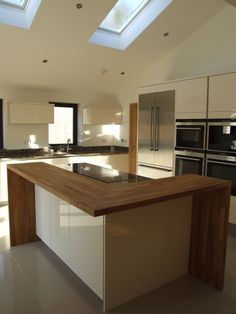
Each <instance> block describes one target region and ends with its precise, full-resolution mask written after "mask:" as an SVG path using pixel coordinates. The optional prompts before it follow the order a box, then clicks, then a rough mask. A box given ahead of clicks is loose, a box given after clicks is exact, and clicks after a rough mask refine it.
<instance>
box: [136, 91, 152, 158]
mask: <svg viewBox="0 0 236 314" xmlns="http://www.w3.org/2000/svg"><path fill="white" fill-rule="evenodd" d="M154 108H155V93H150V94H143V95H140V96H139V116H138V162H139V163H146V164H153V162H154V159H153V152H154V123H153V122H154Z"/></svg>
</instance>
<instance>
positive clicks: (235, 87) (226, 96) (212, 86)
mask: <svg viewBox="0 0 236 314" xmlns="http://www.w3.org/2000/svg"><path fill="white" fill-rule="evenodd" d="M211 111H219V112H220V111H223V112H226V111H228V112H235V113H236V73H230V74H223V75H215V76H210V78H209V112H211Z"/></svg>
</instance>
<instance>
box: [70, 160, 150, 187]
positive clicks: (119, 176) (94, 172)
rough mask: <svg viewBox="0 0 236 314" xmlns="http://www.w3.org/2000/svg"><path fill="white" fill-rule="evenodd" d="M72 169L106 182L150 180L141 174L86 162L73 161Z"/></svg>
mask: <svg viewBox="0 0 236 314" xmlns="http://www.w3.org/2000/svg"><path fill="white" fill-rule="evenodd" d="M72 171H73V172H75V173H78V174H81V175H83V176H87V177H90V178H93V179H96V180H99V181H102V182H106V183H119V182H120V183H132V182H138V181H144V180H150V178H146V177H143V176H139V175H135V174H132V173H127V172H123V171H119V170H115V169H107V168H104V167H100V166H96V165H92V164H88V163H75V164H72Z"/></svg>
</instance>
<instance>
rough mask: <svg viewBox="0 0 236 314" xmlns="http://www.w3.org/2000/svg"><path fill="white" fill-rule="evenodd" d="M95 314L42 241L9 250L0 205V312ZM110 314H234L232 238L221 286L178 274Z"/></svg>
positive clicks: (94, 305)
mask: <svg viewBox="0 0 236 314" xmlns="http://www.w3.org/2000/svg"><path fill="white" fill-rule="evenodd" d="M39 313H40V314H98V313H102V302H101V301H100V300H99V299H98V297H96V295H94V294H93V293H92V292H91V291H90V290H89V289H88V288H87V287H86V285H84V284H83V282H81V281H80V280H79V279H78V278H77V277H76V276H75V275H74V274H73V273H72V272H71V271H70V270H69V269H68V268H67V267H66V266H65V265H64V264H63V263H62V262H61V261H60V260H59V259H58V258H57V257H56V256H55V255H54V254H53V253H52V252H51V251H50V250H49V249H48V248H47V247H46V246H45V245H44V244H43V243H41V242H36V243H32V244H27V245H21V246H17V247H15V248H12V249H10V246H9V227H8V212H7V206H4V207H0V314H39ZM110 313H116V314H167V313H168V314H223V313H225V314H226V313H227V314H236V237H232V236H229V238H228V249H227V263H226V279H225V288H224V290H223V291H222V292H219V291H217V290H215V289H213V288H210V287H209V286H207V285H205V284H203V283H202V282H200V281H198V280H196V279H194V278H192V277H188V276H186V277H182V278H180V279H178V280H175V281H173V282H171V283H169V284H167V285H165V286H164V287H161V288H159V289H157V290H155V291H152V292H150V293H148V294H146V295H144V296H142V297H140V298H137V299H135V300H133V301H131V302H129V303H127V304H125V305H122V306H120V307H118V308H116V309H115V310H113V311H110Z"/></svg>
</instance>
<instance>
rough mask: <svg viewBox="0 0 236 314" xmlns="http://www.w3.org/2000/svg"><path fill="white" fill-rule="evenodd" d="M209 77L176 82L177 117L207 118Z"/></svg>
mask: <svg viewBox="0 0 236 314" xmlns="http://www.w3.org/2000/svg"><path fill="white" fill-rule="evenodd" d="M207 80H208V78H207V77H203V78H196V79H191V80H184V81H179V82H177V84H176V97H175V115H176V119H181V118H182V119H206V117H207V85H208V83H207Z"/></svg>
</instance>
